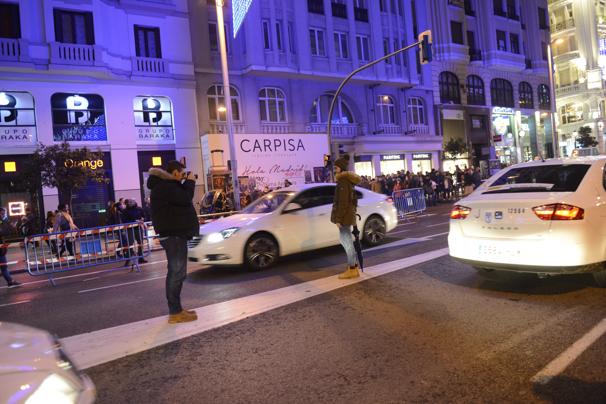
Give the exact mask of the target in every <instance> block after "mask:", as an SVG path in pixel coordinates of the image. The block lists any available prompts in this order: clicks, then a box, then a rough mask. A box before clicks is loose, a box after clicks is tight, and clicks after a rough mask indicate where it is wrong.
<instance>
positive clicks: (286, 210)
mask: <svg viewBox="0 0 606 404" xmlns="http://www.w3.org/2000/svg"><path fill="white" fill-rule="evenodd" d="M300 209H303V206H301V205H299V204H298V203H296V202H291V203H289V204H288V205H286V207H285V208H284V211H283V212H282V213H290V212H295V211H297V210H300Z"/></svg>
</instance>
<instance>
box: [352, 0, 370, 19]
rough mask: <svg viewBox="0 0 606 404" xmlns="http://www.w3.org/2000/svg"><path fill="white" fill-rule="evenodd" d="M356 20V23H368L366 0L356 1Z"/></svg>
mask: <svg viewBox="0 0 606 404" xmlns="http://www.w3.org/2000/svg"><path fill="white" fill-rule="evenodd" d="M354 18H355V20H356V21H362V22H368V7H367V6H366V0H354Z"/></svg>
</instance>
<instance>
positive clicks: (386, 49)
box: [383, 38, 391, 65]
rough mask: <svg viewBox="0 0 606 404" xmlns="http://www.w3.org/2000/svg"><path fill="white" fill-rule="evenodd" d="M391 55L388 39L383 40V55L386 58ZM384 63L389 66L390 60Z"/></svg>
mask: <svg viewBox="0 0 606 404" xmlns="http://www.w3.org/2000/svg"><path fill="white" fill-rule="evenodd" d="M390 53H391V51H390V50H389V39H387V38H383V55H384V56H387V55H389V54H390ZM385 63H387V64H388V65H390V64H391V58H388V59H385Z"/></svg>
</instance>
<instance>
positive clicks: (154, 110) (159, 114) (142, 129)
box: [133, 96, 175, 144]
mask: <svg viewBox="0 0 606 404" xmlns="http://www.w3.org/2000/svg"><path fill="white" fill-rule="evenodd" d="M171 105H172V103H171V102H170V99H169V98H168V97H161V96H139V97H135V99H134V100H133V111H134V114H135V128H136V129H137V143H138V144H156V143H174V142H175V133H174V130H173V113H172V107H171Z"/></svg>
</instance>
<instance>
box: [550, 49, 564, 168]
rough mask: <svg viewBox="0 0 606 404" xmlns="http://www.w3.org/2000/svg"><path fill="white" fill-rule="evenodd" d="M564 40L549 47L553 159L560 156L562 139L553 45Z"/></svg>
mask: <svg viewBox="0 0 606 404" xmlns="http://www.w3.org/2000/svg"><path fill="white" fill-rule="evenodd" d="M563 42H564V40H563V39H562V38H560V39H557V40H555V41H551V42H550V43H549V44H548V45H547V63H548V65H549V96H550V97H551V135H552V137H553V157H555V158H558V157H559V156H560V139H559V138H558V131H557V130H556V119H555V111H556V97H555V80H554V78H553V52H552V45H553V44H556V45H559V44H561V43H563Z"/></svg>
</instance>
